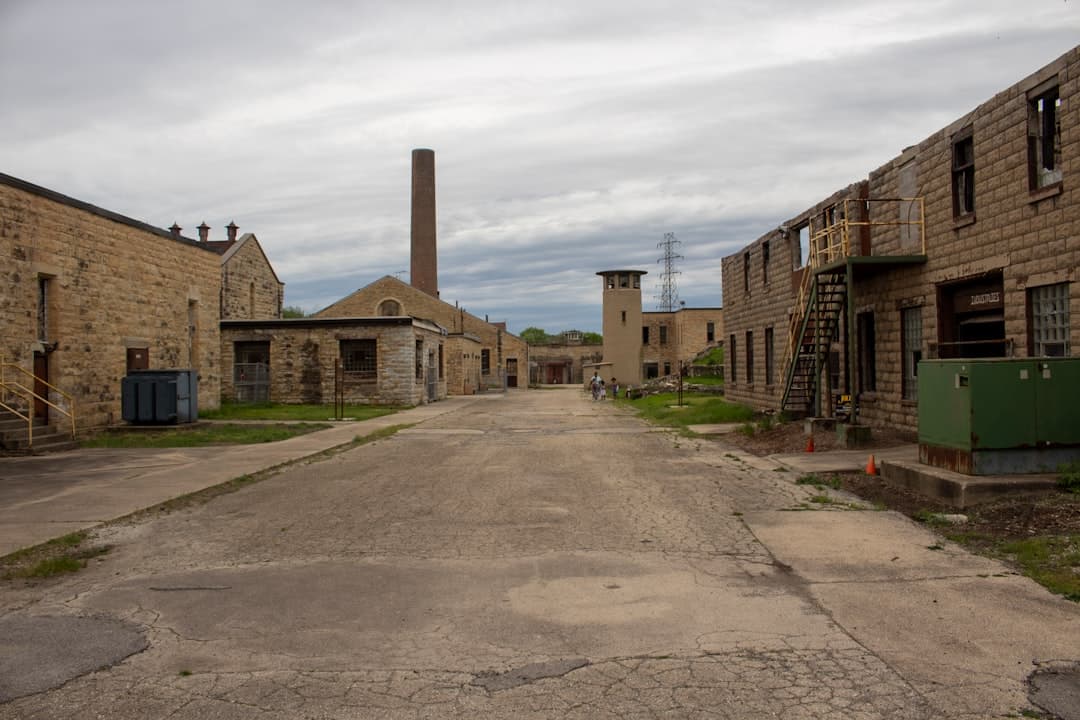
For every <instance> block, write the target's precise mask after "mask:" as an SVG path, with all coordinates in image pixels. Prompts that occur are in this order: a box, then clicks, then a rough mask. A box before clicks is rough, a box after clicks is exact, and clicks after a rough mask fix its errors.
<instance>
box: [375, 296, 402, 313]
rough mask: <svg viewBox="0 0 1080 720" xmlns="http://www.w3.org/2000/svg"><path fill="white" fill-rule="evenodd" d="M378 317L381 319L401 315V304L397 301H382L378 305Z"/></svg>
mask: <svg viewBox="0 0 1080 720" xmlns="http://www.w3.org/2000/svg"><path fill="white" fill-rule="evenodd" d="M379 315H381V316H382V317H394V316H397V315H401V303H399V302H398V301H397V300H383V301H382V302H381V303H379Z"/></svg>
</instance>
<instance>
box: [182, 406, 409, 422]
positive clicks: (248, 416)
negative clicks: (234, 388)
mask: <svg viewBox="0 0 1080 720" xmlns="http://www.w3.org/2000/svg"><path fill="white" fill-rule="evenodd" d="M403 409H404V408H402V407H397V406H387V405H346V406H345V417H347V418H352V419H353V420H369V419H371V418H375V417H382V416H383V415H391V414H393V413H396V412H398V411H399V410H403ZM199 417H201V418H205V419H207V420H313V421H316V422H319V421H326V420H329V419H331V418H333V417H334V406H333V405H285V404H282V403H222V404H221V407H220V408H218V409H216V410H199Z"/></svg>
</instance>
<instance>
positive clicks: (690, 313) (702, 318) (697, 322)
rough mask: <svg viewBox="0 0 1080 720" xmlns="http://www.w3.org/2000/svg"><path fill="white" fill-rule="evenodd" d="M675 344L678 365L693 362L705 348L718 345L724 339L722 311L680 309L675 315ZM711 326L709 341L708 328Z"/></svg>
mask: <svg viewBox="0 0 1080 720" xmlns="http://www.w3.org/2000/svg"><path fill="white" fill-rule="evenodd" d="M674 314H675V344H676V348H677V350H676V352H677V355H676V357H677V359H678V361H679V362H680V363H685V362H689V361H691V360H693V359H694V358H695V357H696V356H697V354H698V353H700V352H701V351H702V350H705V349H706V348H710V347H715V346H716V345H719V344H720V342H721V341H723V339H724V311H723V310H722V309H720V308H682V309H680V310H678V311H676V312H675V313H674ZM709 323H712V325H713V339H712V340H709V337H708V326H709Z"/></svg>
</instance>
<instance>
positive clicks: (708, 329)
mask: <svg viewBox="0 0 1080 720" xmlns="http://www.w3.org/2000/svg"><path fill="white" fill-rule="evenodd" d="M705 342H707V343H712V342H716V323H711V322H708V323H705Z"/></svg>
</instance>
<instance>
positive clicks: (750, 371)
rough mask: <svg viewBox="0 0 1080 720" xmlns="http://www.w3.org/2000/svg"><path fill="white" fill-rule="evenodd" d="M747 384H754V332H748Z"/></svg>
mask: <svg viewBox="0 0 1080 720" xmlns="http://www.w3.org/2000/svg"><path fill="white" fill-rule="evenodd" d="M744 352H746V384H747V385H753V384H754V331H753V330H747V331H746V349H745V351H744Z"/></svg>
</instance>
